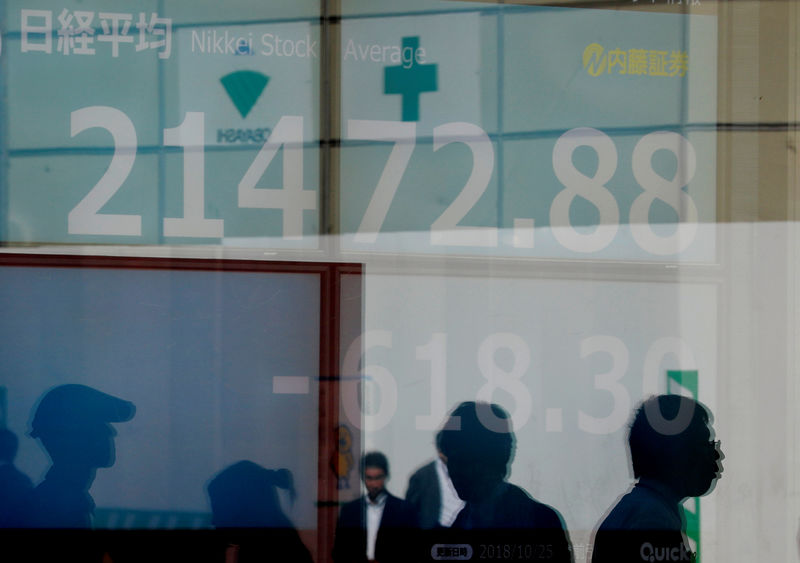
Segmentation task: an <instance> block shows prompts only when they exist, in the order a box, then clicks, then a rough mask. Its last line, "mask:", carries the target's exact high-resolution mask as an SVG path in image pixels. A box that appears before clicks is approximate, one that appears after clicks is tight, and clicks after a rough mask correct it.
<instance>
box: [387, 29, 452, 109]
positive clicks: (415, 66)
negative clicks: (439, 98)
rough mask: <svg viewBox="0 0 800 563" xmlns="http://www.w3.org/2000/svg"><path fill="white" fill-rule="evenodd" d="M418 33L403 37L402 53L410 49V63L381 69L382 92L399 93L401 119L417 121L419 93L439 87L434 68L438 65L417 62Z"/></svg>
mask: <svg viewBox="0 0 800 563" xmlns="http://www.w3.org/2000/svg"><path fill="white" fill-rule="evenodd" d="M418 48H419V35H417V36H416V37H403V49H402V52H403V53H407V52H408V51H409V50H410V51H411V61H410V63H404V64H400V65H398V66H388V67H386V68H384V69H383V71H384V72H383V93H384V94H400V96H401V97H402V104H403V121H419V95H420V94H421V93H422V92H436V91H437V90H438V89H439V88H438V85H437V80H436V70H437V67H438V66H439V65H435V64H420V63H417V49H418Z"/></svg>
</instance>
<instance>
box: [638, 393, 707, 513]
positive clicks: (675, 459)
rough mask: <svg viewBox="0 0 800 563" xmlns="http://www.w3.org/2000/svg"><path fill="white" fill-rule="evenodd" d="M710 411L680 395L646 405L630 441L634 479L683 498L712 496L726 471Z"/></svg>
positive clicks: (664, 396) (646, 403)
mask: <svg viewBox="0 0 800 563" xmlns="http://www.w3.org/2000/svg"><path fill="white" fill-rule="evenodd" d="M713 438H714V436H713V429H712V428H711V415H710V413H709V411H708V410H707V409H706V408H705V407H704V406H703V405H702V404H700V403H698V402H697V401H694V400H692V399H690V398H687V397H683V396H680V395H659V396H656V397H650V398H649V399H647V400H646V401H644V402H643V403H642V405H641V406H640V407H639V408H638V409H637V411H636V414H635V415H634V419H633V423H632V424H631V428H630V433H629V435H628V445H629V446H630V451H631V462H632V465H633V474H634V477H636V478H637V479H641V478H647V479H652V480H655V481H658V482H660V483H662V484H664V485H666V486H667V487H668V488H669V489H670V490H672V492H673V493H675V495H676V496H677V497H679V498H686V497H694V496H700V495H703V494H705V493H707V492H708V491H710V490H711V488H712V486H713V485H714V483H715V482H716V480H717V479H718V478H719V475H720V473H721V471H722V468H721V466H720V464H719V463H718V462H719V460H720V459H721V457H722V452H721V451H720V449H719V442H716V441H714V439H713Z"/></svg>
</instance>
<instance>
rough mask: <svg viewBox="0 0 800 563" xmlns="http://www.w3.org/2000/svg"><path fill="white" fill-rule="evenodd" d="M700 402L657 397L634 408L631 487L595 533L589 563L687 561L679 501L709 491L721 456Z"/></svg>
mask: <svg viewBox="0 0 800 563" xmlns="http://www.w3.org/2000/svg"><path fill="white" fill-rule="evenodd" d="M713 437H714V435H713V429H712V428H711V415H710V413H709V411H708V410H707V409H706V408H705V407H704V406H703V405H702V404H700V403H698V402H696V401H694V400H692V399H689V398H687V397H682V396H679V395H659V396H656V397H651V398H649V399H647V400H646V401H644V402H643V403H642V405H641V406H640V407H639V408H638V409H637V410H636V412H635V415H634V419H633V423H632V424H631V428H630V432H629V434H628V445H629V447H630V453H631V462H632V465H633V475H634V477H635V478H636V479H637V482H636V483H635V485H634V486H633V487H632V488H631V489H630V490H629V491H628V492H627V493H626V494H624V495H623V496H622V497H621V498H620V499H619V500H618V502H617V503H616V504H615V506H614V507H613V508H612V509H611V510H610V512H609V513H608V515H607V516H606V517H605V519H604V520H603V522H602V524H600V526H599V528H598V529H597V531H596V533H595V538H594V546H593V549H592V563H605V562H611V561H614V562H621V563H625V562H628V561H636V562H638V561H653V560H659V561H663V560H671V561H693V560H694V558H695V556H694V554H693V553H692V552H691V550H690V547H689V544H688V542H687V540H686V537H685V532H686V517H685V515H684V512H683V508H682V507H681V503H682V502H683V500H685V499H686V498H689V497H696V496H700V495H703V494H706V493H707V492H709V491H710V490H711V489H712V488H713V486H714V484H715V483H716V481H717V479H719V477H720V473H721V471H722V467H721V465H720V464H719V461H720V459H721V458H722V453H721V451H720V449H719V443H718V442H716V441H714V440H713Z"/></svg>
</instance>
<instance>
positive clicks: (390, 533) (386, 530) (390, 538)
mask: <svg viewBox="0 0 800 563" xmlns="http://www.w3.org/2000/svg"><path fill="white" fill-rule="evenodd" d="M361 475H362V477H363V479H364V485H365V486H366V489H367V494H366V495H364V496H362V497H360V498H358V499H356V500H354V501H351V502H349V503H347V504H345V505H344V506H342V510H341V512H340V514H339V521H338V522H337V525H336V538H335V541H334V546H333V560H334V561H335V562H336V563H354V562H356V563H363V562H366V561H378V562H380V563H391V562H393V561H397V562H398V563H400V562H403V563H405V562H407V561H410V560H412V557H413V551H414V547H415V541H414V537H415V535H414V533H413V530H414V529H415V528H416V519H415V517H414V511H413V509H412V507H411V506H410V505H409V504H408V503H407V502H406V501H404V500H402V499H399V498H397V497H395V496H394V495H392V494H391V493H389V491H387V490H386V481H387V480H388V478H389V462H388V460H387V459H386V456H385V455H383V454H382V453H381V452H370V453H367V454H365V455H364V456H363V457H362V458H361Z"/></svg>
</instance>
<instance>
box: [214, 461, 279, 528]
mask: <svg viewBox="0 0 800 563" xmlns="http://www.w3.org/2000/svg"><path fill="white" fill-rule="evenodd" d="M278 488H281V489H285V490H288V491H289V494H290V496H291V497H292V500H294V494H295V491H294V481H293V479H292V474H291V472H290V471H289V470H288V469H280V470H277V471H273V470H271V469H266V468H264V467H261V466H260V465H258V464H256V463H253V462H252V461H248V460H244V461H239V462H237V463H234V464H233V465H230V466H228V467H227V468H225V469H223V470H222V471H220V472H219V473H218V474H217V475H216V476H215V477H214V478H213V479H212V480H211V481H210V482H209V483H208V488H207V491H208V497H209V500H210V501H211V513H212V523H213V524H214V526H216V527H217V528H253V527H262V528H288V527H291V522H290V521H289V519H288V518H287V517H286V515H285V514H284V513H283V510H282V509H281V504H280V500H279V498H278V491H277V489H278Z"/></svg>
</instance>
